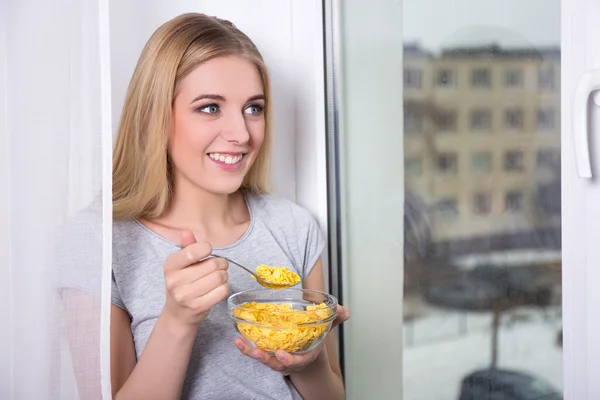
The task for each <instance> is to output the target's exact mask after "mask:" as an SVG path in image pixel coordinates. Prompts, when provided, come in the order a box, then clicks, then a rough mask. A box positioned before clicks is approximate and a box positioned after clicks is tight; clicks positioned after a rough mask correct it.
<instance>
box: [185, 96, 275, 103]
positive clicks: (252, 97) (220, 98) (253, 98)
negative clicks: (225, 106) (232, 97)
mask: <svg viewBox="0 0 600 400" xmlns="http://www.w3.org/2000/svg"><path fill="white" fill-rule="evenodd" d="M204 99H211V100H218V101H225V97H223V96H221V95H219V94H201V95H199V96H197V97H196V98H195V99H194V100H192V102H191V103H190V104H193V103H195V102H197V101H198V100H204ZM264 99H265V95H264V94H256V95H254V96H250V97H248V100H247V101H255V100H264Z"/></svg>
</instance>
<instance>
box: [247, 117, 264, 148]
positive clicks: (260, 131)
mask: <svg viewBox="0 0 600 400" xmlns="http://www.w3.org/2000/svg"><path fill="white" fill-rule="evenodd" d="M248 133H249V134H250V140H251V142H252V148H253V150H255V151H258V150H259V149H260V147H261V146H262V144H263V142H264V140H265V122H264V121H260V122H259V121H256V122H255V123H253V124H251V125H250V126H248Z"/></svg>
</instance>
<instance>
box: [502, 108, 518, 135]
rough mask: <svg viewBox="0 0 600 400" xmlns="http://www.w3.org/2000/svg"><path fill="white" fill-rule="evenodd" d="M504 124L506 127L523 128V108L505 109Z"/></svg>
mask: <svg viewBox="0 0 600 400" xmlns="http://www.w3.org/2000/svg"><path fill="white" fill-rule="evenodd" d="M504 125H505V126H506V129H510V130H522V129H523V110H518V109H512V110H506V114H505V117H504Z"/></svg>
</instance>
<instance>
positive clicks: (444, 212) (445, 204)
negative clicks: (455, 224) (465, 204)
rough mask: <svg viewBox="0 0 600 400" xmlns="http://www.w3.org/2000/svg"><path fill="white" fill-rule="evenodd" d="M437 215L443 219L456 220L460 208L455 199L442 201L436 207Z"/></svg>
mask: <svg viewBox="0 0 600 400" xmlns="http://www.w3.org/2000/svg"><path fill="white" fill-rule="evenodd" d="M436 214H437V215H438V216H439V217H441V218H443V219H448V218H455V217H456V216H458V207H457V204H456V199H455V198H444V199H441V200H440V201H439V202H438V203H437V206H436Z"/></svg>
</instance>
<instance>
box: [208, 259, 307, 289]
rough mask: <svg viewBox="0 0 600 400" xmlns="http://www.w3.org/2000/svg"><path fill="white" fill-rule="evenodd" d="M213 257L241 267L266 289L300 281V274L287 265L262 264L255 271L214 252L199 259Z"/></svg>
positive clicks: (287, 286)
mask: <svg viewBox="0 0 600 400" xmlns="http://www.w3.org/2000/svg"><path fill="white" fill-rule="evenodd" d="M215 257H218V258H222V259H224V260H227V261H228V262H229V263H231V264H234V265H236V266H238V267H240V268H242V269H243V270H245V271H246V272H248V273H249V274H250V275H252V278H254V279H255V280H256V281H257V282H258V283H259V284H260V285H261V286H264V287H266V288H268V289H286V288H289V287H292V286H294V285H296V284H298V283H300V281H301V279H300V276H298V274H296V273H295V272H293V271H290V270H289V269H288V268H287V267H269V266H268V265H264V264H262V265H259V266H258V267H256V272H254V271H252V270H251V269H250V268H247V267H244V266H243V265H241V264H239V263H237V262H235V261H233V260H230V259H229V258H227V257H223V256H219V255H216V254H213V255H210V256H208V257H206V258H203V259H202V260H200V261H204V260H207V259H209V258H215Z"/></svg>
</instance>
